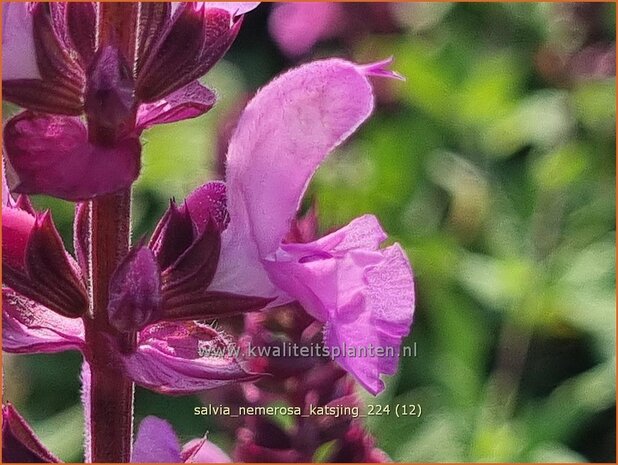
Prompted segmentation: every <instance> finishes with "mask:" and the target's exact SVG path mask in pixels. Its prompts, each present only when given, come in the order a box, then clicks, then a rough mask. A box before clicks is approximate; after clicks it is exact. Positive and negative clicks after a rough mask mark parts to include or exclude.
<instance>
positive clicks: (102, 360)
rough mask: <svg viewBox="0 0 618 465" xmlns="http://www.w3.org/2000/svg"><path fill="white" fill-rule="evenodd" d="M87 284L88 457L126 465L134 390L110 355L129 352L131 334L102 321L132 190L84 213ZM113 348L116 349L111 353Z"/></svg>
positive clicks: (127, 228)
mask: <svg viewBox="0 0 618 465" xmlns="http://www.w3.org/2000/svg"><path fill="white" fill-rule="evenodd" d="M89 232H90V245H89V264H90V265H89V268H90V273H89V280H90V283H89V284H90V286H89V290H90V298H91V303H92V309H91V310H92V318H90V319H85V320H86V324H85V326H86V345H87V350H86V362H87V365H88V366H87V368H89V370H90V372H89V375H90V376H89V378H90V383H85V384H89V386H88V385H86V386H84V389H89V392H88V393H86V395H85V398H86V399H88V404H89V405H87V406H86V408H87V409H88V412H87V413H86V422H87V425H86V427H87V435H88V436H87V437H88V439H89V440H88V441H87V447H88V448H89V450H87V451H86V455H87V458H90V460H91V461H92V462H129V461H130V458H131V443H132V436H133V391H134V386H133V383H132V382H131V380H129V379H128V378H127V377H126V376H124V374H123V373H122V370H121V367H120V366H119V364H118V361H117V360H115V359H114V355H113V354H114V353H116V351H117V350H118V349H120V350H121V351H123V352H130V351H131V350H133V349H134V347H135V344H136V334H135V333H128V334H127V333H119V332H117V331H116V330H115V329H114V328H113V327H112V326H110V324H109V321H108V317H107V304H108V300H109V283H110V279H111V276H112V274H113V272H114V270H115V269H116V266H117V265H118V263H119V262H120V260H121V259H122V258H123V257H124V256H125V255H126V253H127V251H128V249H129V243H130V235H131V191H130V190H126V191H123V192H120V193H116V194H110V195H106V196H102V197H99V198H96V199H95V200H92V201H91V202H90V208H89ZM113 349H116V350H113Z"/></svg>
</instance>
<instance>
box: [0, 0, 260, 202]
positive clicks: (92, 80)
mask: <svg viewBox="0 0 618 465" xmlns="http://www.w3.org/2000/svg"><path fill="white" fill-rule="evenodd" d="M255 6H257V3H204V2H197V3H180V4H171V3H165V2H161V3H126V4H120V5H118V4H102V5H101V6H100V7H98V8H97V7H96V4H95V3H72V2H53V3H12V4H10V5H7V6H6V8H4V9H3V18H2V19H3V37H2V42H3V43H2V45H3V70H2V71H3V76H2V81H3V97H4V98H5V99H6V100H8V101H11V102H14V103H16V104H18V105H20V106H22V107H24V108H26V109H27V110H26V111H24V112H23V113H21V114H19V115H17V116H16V117H15V118H13V119H12V120H10V121H9V122H8V123H7V125H6V127H5V130H4V141H5V149H6V155H7V161H8V169H9V180H10V184H11V188H12V189H11V190H12V191H13V192H18V193H26V194H48V195H53V196H55V197H60V198H63V199H67V200H83V199H88V198H92V197H94V196H97V195H101V194H106V193H111V192H115V191H118V190H121V189H123V188H127V187H129V186H130V185H131V184H132V182H133V181H135V179H136V178H137V176H138V175H139V171H140V165H141V161H140V153H141V144H140V141H139V136H140V134H141V132H142V131H143V130H144V129H146V128H148V127H151V126H153V125H155V124H162V123H170V122H173V121H179V120H182V119H186V118H193V117H196V116H199V115H201V114H203V113H205V112H206V111H208V110H209V109H210V108H211V107H212V106H213V105H214V103H215V95H214V94H213V93H212V92H211V91H210V90H209V89H207V88H205V87H203V86H202V85H201V84H199V82H198V81H197V79H198V78H199V77H201V76H202V75H204V74H205V73H206V72H207V71H208V70H209V69H210V68H212V66H214V64H215V63H216V62H217V61H218V60H219V59H220V58H221V57H222V56H223V55H224V54H225V52H226V51H227V50H228V48H229V47H230V45H231V44H232V42H233V41H234V39H235V37H236V35H237V34H238V31H239V28H240V25H241V22H242V21H241V17H240V15H242V14H243V13H245V12H247V11H249V10H251V9H252V8H255ZM97 25H98V30H99V32H98V33H97ZM119 25H120V26H119ZM121 26H122V27H121ZM118 31H123V32H122V33H120V32H118ZM41 112H42V113H44V114H41ZM80 116H83V117H84V118H85V120H86V123H87V124H86V125H85V124H84V122H83V121H82V119H81V118H79V117H80Z"/></svg>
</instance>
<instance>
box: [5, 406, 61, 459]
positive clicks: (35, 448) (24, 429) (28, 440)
mask: <svg viewBox="0 0 618 465" xmlns="http://www.w3.org/2000/svg"><path fill="white" fill-rule="evenodd" d="M2 462H3V463H59V462H60V460H58V459H57V458H56V457H54V455H53V454H52V453H51V452H50V451H48V450H47V449H46V448H45V446H43V444H41V441H40V440H39V439H38V438H37V437H36V436H35V434H34V431H32V428H30V426H29V425H28V423H26V420H24V419H23V418H22V416H21V415H20V414H19V413H18V412H17V410H15V407H13V406H12V405H11V404H6V405H2Z"/></svg>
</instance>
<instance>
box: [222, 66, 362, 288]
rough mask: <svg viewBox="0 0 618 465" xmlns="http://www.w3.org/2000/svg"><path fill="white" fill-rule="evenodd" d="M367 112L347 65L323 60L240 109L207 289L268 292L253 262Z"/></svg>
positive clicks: (354, 72) (281, 231) (357, 75)
mask: <svg viewBox="0 0 618 465" xmlns="http://www.w3.org/2000/svg"><path fill="white" fill-rule="evenodd" d="M372 110H373V92H372V89H371V85H370V83H369V81H368V80H367V77H366V76H365V74H364V73H363V72H362V71H361V70H359V68H358V66H356V65H355V64H353V63H350V62H347V61H343V60H339V59H330V60H324V61H317V62H313V63H310V64H307V65H304V66H301V67H299V68H296V69H294V70H292V71H289V72H287V73H285V74H283V75H282V76H280V77H279V78H277V79H275V80H274V81H272V82H271V83H270V84H268V85H267V86H266V87H264V88H263V89H262V90H261V91H259V92H258V94H257V95H256V96H255V97H254V98H253V100H252V101H251V102H250V103H249V104H248V105H247V108H246V109H245V111H244V112H243V114H242V116H241V118H240V120H239V122H238V125H237V128H236V132H235V134H234V136H233V137H232V140H231V142H230V147H229V151H228V155H227V163H228V166H227V197H228V210H229V212H230V217H231V221H230V224H229V226H228V229H227V230H226V231H224V233H223V236H222V238H223V246H222V256H221V261H220V265H219V269H218V270H217V274H216V275H215V279H214V281H213V283H212V285H211V288H212V289H213V290H221V291H228V292H235V293H240V294H250V295H261V296H274V295H277V294H278V292H277V290H276V289H275V288H274V286H272V284H271V283H270V282H269V280H268V278H267V277H266V276H265V274H264V273H263V271H262V269H261V266H260V260H261V258H262V257H265V256H267V255H269V254H271V253H273V252H274V251H275V250H277V248H278V246H279V244H280V243H281V241H282V239H283V238H284V237H285V236H286V235H287V233H288V232H289V230H290V224H291V221H292V219H293V218H294V217H295V215H296V211H297V208H298V205H299V202H300V200H301V198H302V196H303V193H304V191H305V189H306V187H307V184H308V182H309V180H310V179H311V177H312V176H313V173H314V172H315V171H316V169H317V168H318V165H319V164H320V163H321V162H322V160H323V159H324V158H325V157H326V156H327V155H328V154H329V153H330V152H331V151H332V150H333V149H334V148H335V147H336V146H338V145H339V144H341V143H342V142H343V141H344V140H345V139H347V138H348V137H349V136H350V135H351V134H352V133H353V132H354V131H355V130H356V129H357V128H358V126H360V124H361V123H362V122H363V121H365V120H366V119H367V117H368V116H369V115H370V114H371V112H372Z"/></svg>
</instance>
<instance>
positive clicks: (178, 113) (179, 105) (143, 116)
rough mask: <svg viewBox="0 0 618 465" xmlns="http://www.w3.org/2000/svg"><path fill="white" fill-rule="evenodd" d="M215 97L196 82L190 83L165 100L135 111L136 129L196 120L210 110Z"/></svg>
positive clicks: (144, 105)
mask: <svg viewBox="0 0 618 465" xmlns="http://www.w3.org/2000/svg"><path fill="white" fill-rule="evenodd" d="M216 98H217V97H216V95H215V94H214V92H212V91H211V90H210V89H208V88H207V87H204V86H203V85H201V84H200V83H199V82H198V81H195V82H192V83H191V84H188V85H186V86H184V87H182V88H181V89H178V90H177V91H175V92H172V93H171V94H170V95H168V96H166V97H165V98H163V99H161V100H158V101H156V102H153V103H145V104H143V105H140V107H139V109H138V111H137V124H136V126H137V129H138V130H144V129H148V128H150V127H152V126H154V125H157V124H167V123H175V122H176V121H182V120H185V119H190V118H196V117H198V116H201V115H203V114H204V113H206V112H207V111H208V110H210V109H211V108H212V107H213V105H214V104H215V101H216Z"/></svg>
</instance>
